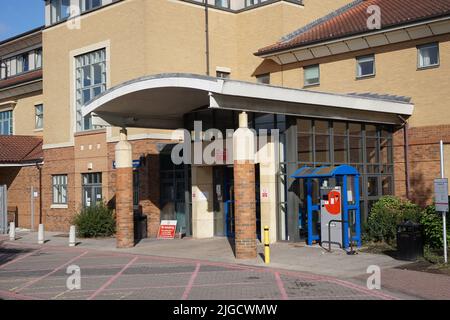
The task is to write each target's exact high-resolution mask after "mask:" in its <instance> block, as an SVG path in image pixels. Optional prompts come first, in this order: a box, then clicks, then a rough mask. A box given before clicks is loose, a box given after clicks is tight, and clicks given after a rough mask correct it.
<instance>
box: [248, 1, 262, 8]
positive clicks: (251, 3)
mask: <svg viewBox="0 0 450 320" xmlns="http://www.w3.org/2000/svg"><path fill="white" fill-rule="evenodd" d="M260 2H262V1H261V0H245V6H246V7H250V6H254V5H255V4H258V3H260Z"/></svg>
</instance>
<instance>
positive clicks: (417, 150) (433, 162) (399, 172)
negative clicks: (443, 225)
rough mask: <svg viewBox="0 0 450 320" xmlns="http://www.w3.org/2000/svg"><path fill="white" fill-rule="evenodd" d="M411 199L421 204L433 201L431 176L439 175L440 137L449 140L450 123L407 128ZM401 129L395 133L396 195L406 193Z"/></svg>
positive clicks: (432, 177)
mask: <svg viewBox="0 0 450 320" xmlns="http://www.w3.org/2000/svg"><path fill="white" fill-rule="evenodd" d="M408 138H409V153H408V155H409V180H410V186H411V188H410V194H409V196H410V199H411V200H412V201H413V202H414V203H416V204H418V205H421V206H425V205H428V204H431V203H432V202H433V180H434V179H436V178H439V177H440V154H439V141H440V140H441V139H442V140H443V141H444V143H450V125H442V126H430V127H415V128H410V129H409V130H408ZM403 141H404V140H403V130H400V131H398V132H397V133H396V134H395V135H394V163H395V182H396V183H395V188H396V195H399V196H402V197H404V196H405V195H406V180H405V161H404V151H403V150H404V142H403Z"/></svg>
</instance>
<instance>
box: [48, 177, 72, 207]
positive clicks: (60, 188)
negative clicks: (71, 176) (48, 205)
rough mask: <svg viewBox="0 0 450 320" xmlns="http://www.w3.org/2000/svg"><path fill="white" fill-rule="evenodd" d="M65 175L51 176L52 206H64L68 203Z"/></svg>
mask: <svg viewBox="0 0 450 320" xmlns="http://www.w3.org/2000/svg"><path fill="white" fill-rule="evenodd" d="M67 181H68V178H67V174H55V175H52V204H56V205H66V204H67V202H68V198H69V197H68V193H67V191H68V188H67Z"/></svg>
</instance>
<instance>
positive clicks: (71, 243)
mask: <svg viewBox="0 0 450 320" xmlns="http://www.w3.org/2000/svg"><path fill="white" fill-rule="evenodd" d="M75 231H76V229H75V226H70V232H69V247H75V244H76V239H75Z"/></svg>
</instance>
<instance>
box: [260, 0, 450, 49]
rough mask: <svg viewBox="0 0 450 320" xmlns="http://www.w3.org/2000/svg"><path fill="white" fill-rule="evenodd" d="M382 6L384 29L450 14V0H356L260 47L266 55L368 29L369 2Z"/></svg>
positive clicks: (356, 33) (355, 33)
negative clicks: (276, 40)
mask: <svg viewBox="0 0 450 320" xmlns="http://www.w3.org/2000/svg"><path fill="white" fill-rule="evenodd" d="M372 5H376V6H379V7H380V9H381V29H388V28H392V27H396V26H400V25H405V24H410V23H413V22H419V21H425V20H429V19H433V18H440V17H444V16H448V15H450V0H433V1H424V0H356V1H354V2H352V3H350V4H347V5H346V6H344V7H342V8H340V9H338V10H336V11H334V12H332V13H331V14H329V15H327V16H325V17H323V18H320V19H318V20H316V21H314V22H312V23H310V24H309V25H307V26H305V27H303V28H300V29H298V30H296V31H294V32H293V33H291V34H289V35H287V36H285V37H284V38H283V39H281V40H280V41H279V42H278V43H276V44H273V45H271V46H268V47H265V48H262V49H260V50H258V52H257V53H256V55H264V54H268V53H274V52H278V51H282V50H287V49H292V48H297V47H303V46H306V45H311V44H315V43H320V42H323V41H328V40H334V39H339V38H343V37H348V36H354V35H358V34H362V33H367V32H370V31H373V30H370V29H369V28H368V26H367V19H368V18H369V17H370V16H371V14H369V13H367V9H368V7H369V6H372Z"/></svg>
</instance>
